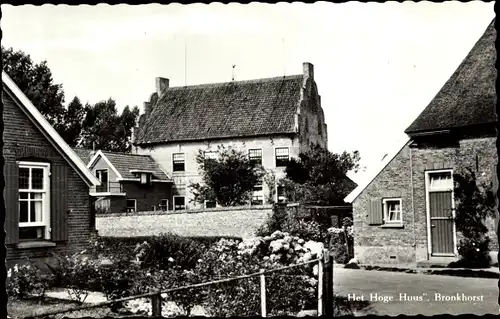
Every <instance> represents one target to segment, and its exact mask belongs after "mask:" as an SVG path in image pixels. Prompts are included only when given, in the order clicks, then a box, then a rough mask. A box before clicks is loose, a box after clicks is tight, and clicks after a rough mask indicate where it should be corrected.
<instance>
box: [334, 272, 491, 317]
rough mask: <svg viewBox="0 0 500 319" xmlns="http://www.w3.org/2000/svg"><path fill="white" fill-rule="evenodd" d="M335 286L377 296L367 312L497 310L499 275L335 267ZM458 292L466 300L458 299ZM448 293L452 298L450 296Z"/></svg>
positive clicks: (347, 293) (367, 296)
mask: <svg viewBox="0 0 500 319" xmlns="http://www.w3.org/2000/svg"><path fill="white" fill-rule="evenodd" d="M334 289H335V292H336V293H337V294H339V295H342V296H346V297H351V298H363V299H364V300H370V297H372V299H373V298H375V297H378V298H379V301H376V302H373V304H372V307H371V309H367V310H366V313H367V314H377V315H389V316H397V315H399V314H404V315H417V314H422V315H429V316H431V315H439V314H452V315H458V314H475V315H484V314H498V313H499V306H498V303H497V298H498V279H484V278H464V277H455V276H442V275H425V274H406V273H400V272H387V271H373V270H361V269H344V268H335V269H334ZM457 294H458V295H459V297H461V298H462V299H463V298H464V297H465V298H466V299H469V300H457V297H456V296H457ZM462 294H463V295H462ZM450 296H453V297H454V298H455V300H452V299H449V298H450ZM440 297H441V298H440ZM446 299H448V300H446Z"/></svg>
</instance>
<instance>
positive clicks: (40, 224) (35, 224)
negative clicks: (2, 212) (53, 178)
mask: <svg viewBox="0 0 500 319" xmlns="http://www.w3.org/2000/svg"><path fill="white" fill-rule="evenodd" d="M49 170H50V164H48V163H29V162H21V163H19V239H20V240H29V239H48V238H49V236H50V233H49V225H50V203H49V199H50V184H49Z"/></svg>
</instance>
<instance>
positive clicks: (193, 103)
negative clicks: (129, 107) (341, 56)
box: [136, 75, 304, 144]
mask: <svg viewBox="0 0 500 319" xmlns="http://www.w3.org/2000/svg"><path fill="white" fill-rule="evenodd" d="M303 78H304V77H303V75H293V76H286V77H275V78H268V79H259V80H251V81H234V82H227V83H216V84H205V85H193V86H186V87H172V88H166V89H165V90H164V91H163V92H162V94H161V97H160V98H159V100H158V101H157V102H156V104H154V105H153V106H152V111H151V113H150V115H149V116H147V117H146V118H145V119H144V122H143V123H142V125H140V128H139V130H138V132H137V136H136V143H137V144H144V143H157V142H165V141H180V140H202V139H209V138H224V137H236V136H255V135H267V134H278V133H293V132H294V130H295V114H296V112H297V107H298V103H299V100H300V92H301V87H302V82H303Z"/></svg>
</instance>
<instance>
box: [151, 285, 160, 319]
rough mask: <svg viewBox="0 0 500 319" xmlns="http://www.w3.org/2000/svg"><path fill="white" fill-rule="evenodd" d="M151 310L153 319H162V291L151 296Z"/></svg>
mask: <svg viewBox="0 0 500 319" xmlns="http://www.w3.org/2000/svg"><path fill="white" fill-rule="evenodd" d="M151 310H152V315H153V317H161V290H158V293H157V294H155V295H152V296H151Z"/></svg>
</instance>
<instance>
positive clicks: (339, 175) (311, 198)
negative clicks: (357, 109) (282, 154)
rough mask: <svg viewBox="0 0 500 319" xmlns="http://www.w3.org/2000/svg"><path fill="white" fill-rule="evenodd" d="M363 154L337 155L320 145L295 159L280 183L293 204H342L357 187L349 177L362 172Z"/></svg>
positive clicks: (288, 166) (287, 166) (314, 146)
mask: <svg viewBox="0 0 500 319" xmlns="http://www.w3.org/2000/svg"><path fill="white" fill-rule="evenodd" d="M359 160H360V157H359V152H358V151H354V152H352V153H348V152H345V151H344V152H343V153H342V154H335V153H332V152H330V151H328V150H327V149H325V148H322V147H320V146H319V145H312V146H311V148H310V149H309V150H307V151H306V152H303V153H301V154H299V157H298V159H296V158H292V159H290V160H289V161H288V163H287V165H286V167H285V173H286V177H285V178H284V179H281V180H280V181H279V184H280V185H282V186H283V187H284V189H285V195H286V197H287V198H288V199H289V200H291V201H296V202H302V203H315V204H320V205H342V204H344V198H345V196H347V195H348V194H349V193H350V192H351V191H352V190H353V189H354V188H355V187H356V185H355V183H354V182H353V181H352V180H350V179H349V178H348V177H347V176H346V174H347V173H348V172H349V171H351V170H354V171H355V172H356V171H357V170H358V169H359Z"/></svg>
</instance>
